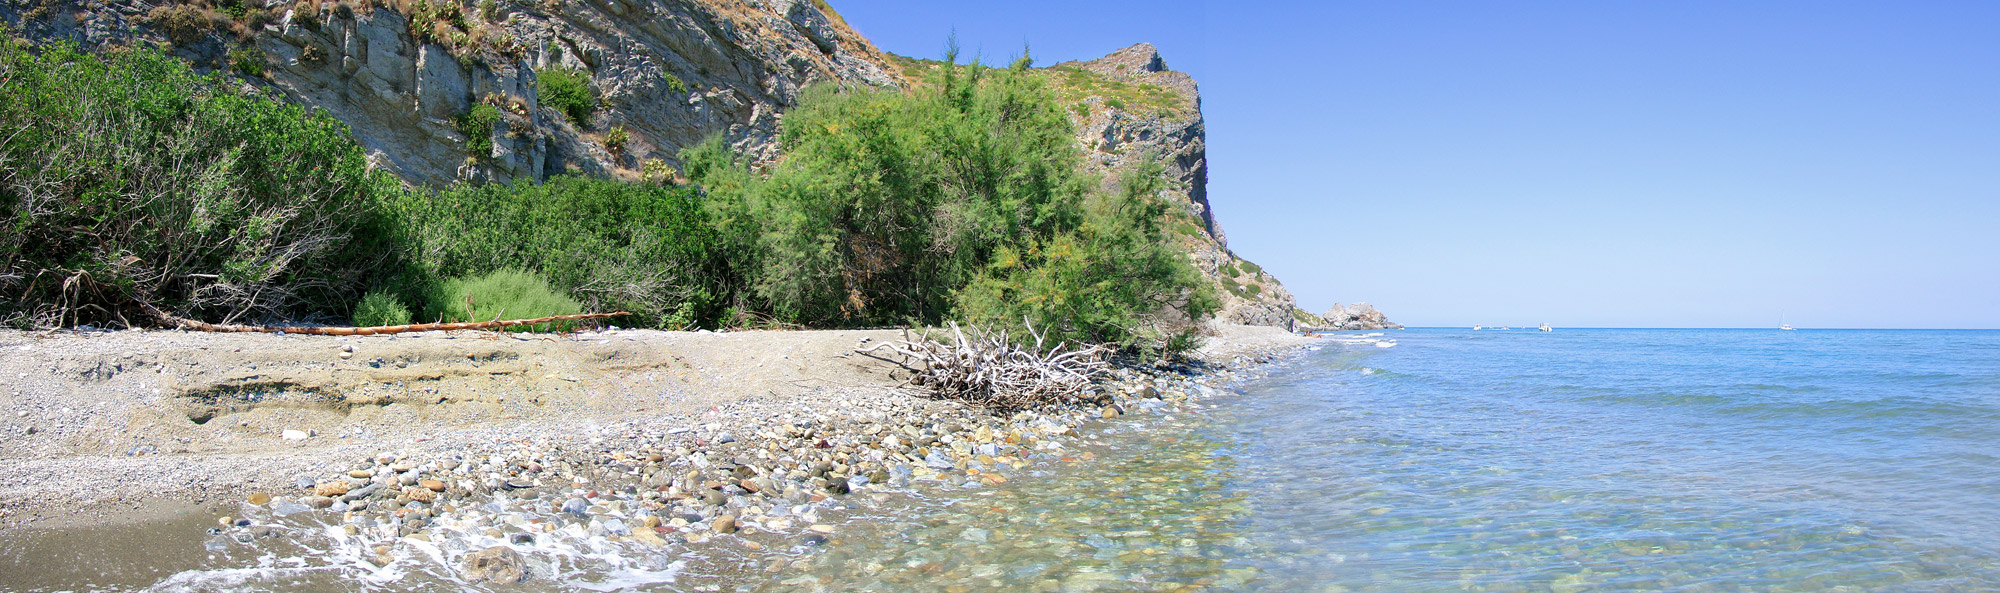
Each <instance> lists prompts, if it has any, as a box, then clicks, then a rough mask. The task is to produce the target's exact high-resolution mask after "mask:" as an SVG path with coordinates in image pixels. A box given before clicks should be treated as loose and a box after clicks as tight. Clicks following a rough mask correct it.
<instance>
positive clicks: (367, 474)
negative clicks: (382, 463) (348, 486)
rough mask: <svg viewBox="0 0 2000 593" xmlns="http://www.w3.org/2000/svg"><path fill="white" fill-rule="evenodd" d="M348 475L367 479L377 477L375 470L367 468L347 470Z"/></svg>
mask: <svg viewBox="0 0 2000 593" xmlns="http://www.w3.org/2000/svg"><path fill="white" fill-rule="evenodd" d="M347 477H350V478H357V479H362V480H366V479H369V478H372V477H375V472H371V471H368V470H365V469H357V470H354V471H351V472H347Z"/></svg>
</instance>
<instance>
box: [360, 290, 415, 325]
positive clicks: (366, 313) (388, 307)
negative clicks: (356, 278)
mask: <svg viewBox="0 0 2000 593" xmlns="http://www.w3.org/2000/svg"><path fill="white" fill-rule="evenodd" d="M409 323H410V310H409V309H408V308H405V307H403V303H402V301H399V300H396V296H395V295H392V294H389V293H386V292H379V291H378V292H371V293H368V296H364V297H361V302H360V303H359V304H356V305H355V306H354V325H355V326H356V327H377V326H383V325H408V324H409Z"/></svg>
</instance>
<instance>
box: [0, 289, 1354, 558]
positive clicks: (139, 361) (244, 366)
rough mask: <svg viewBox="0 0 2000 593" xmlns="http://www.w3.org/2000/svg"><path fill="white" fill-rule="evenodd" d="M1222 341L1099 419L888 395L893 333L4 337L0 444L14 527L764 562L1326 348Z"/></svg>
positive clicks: (213, 545) (1, 483)
mask: <svg viewBox="0 0 2000 593" xmlns="http://www.w3.org/2000/svg"><path fill="white" fill-rule="evenodd" d="M1216 330H1217V333H1218V334H1219V335H1218V336H1215V337H1211V338H1210V343H1209V344H1208V345H1206V346H1205V347H1204V348H1203V350H1202V351H1201V352H1199V353H1198V354H1197V359H1198V360H1200V361H1202V362H1203V363H1204V364H1205V365H1206V366H1207V367H1208V368H1207V370H1206V372H1202V373H1196V374H1193V375H1189V376H1181V377H1173V376H1174V373H1172V372H1170V371H1169V372H1157V371H1152V370H1151V369H1145V370H1141V369H1131V368H1122V369H1120V370H1118V371H1117V379H1115V380H1113V381H1111V382H1109V385H1110V386H1111V392H1112V393H1113V394H1114V395H1115V396H1116V397H1115V399H1114V401H1113V402H1112V403H1111V405H1109V406H1102V407H1100V406H1096V405H1093V404H1084V405H1081V406H1072V407H1070V408H1069V409H1064V410H1053V411H1046V412H1025V413H1020V414H1014V415H1012V416H1008V417H1001V416H998V415H995V414H992V413H988V412H986V411H984V410H980V409H976V408H972V407H970V406H967V405H965V404H962V403H959V402H952V401H941V400H932V399H928V398H924V397H921V396H919V395H917V394H915V393H913V392H911V391H908V390H903V389H898V388H897V387H896V386H897V384H898V383H899V382H900V377H899V376H898V375H897V374H896V372H895V371H896V370H897V367H895V365H893V364H890V363H888V362H887V361H882V360H878V359H871V358H869V357H866V356H863V355H855V354H853V353H852V351H853V350H854V348H856V347H858V346H861V345H862V344H866V343H871V342H873V341H878V340H883V339H894V338H899V337H901V333H900V332H899V331H895V330H826V331H803V332H799V331H789V332H780V331H766V332H732V333H707V332H697V333H682V332H657V331H632V330H616V331H609V332H601V333H591V334H578V335H575V336H563V337H557V336H520V335H500V336H494V335H490V334H478V335H417V336H406V337H397V338H383V337H367V338H353V339H342V338H329V337H309V336H271V335H265V334H189V333H180V332H106V333H93V334H66V335H55V336H50V337H40V336H38V335H36V334H27V333H22V332H9V333H0V351H4V352H7V353H8V354H9V356H8V357H7V360H6V361H5V362H4V363H0V373H6V374H12V375H16V376H17V378H21V379H40V380H25V381H23V382H22V384H21V385H20V386H17V387H14V388H11V389H10V392H9V393H6V394H0V396H5V397H10V398H11V399H10V400H9V401H7V402H6V404H7V405H6V406H5V407H4V408H0V410H5V412H6V413H7V414H8V415H9V417H8V418H7V419H6V420H7V421H15V420H20V421H21V422H16V424H25V423H30V422H32V423H35V424H41V425H42V426H40V427H37V430H35V431H34V432H33V433H28V432H27V431H26V428H25V427H23V426H12V427H8V430H9V431H10V432H8V433H7V435H8V440H7V441H4V442H0V476H4V477H0V513H4V515H0V537H10V536H11V537H13V538H16V539H20V538H23V537H26V538H30V539H32V538H33V537H35V536H36V535H38V534H39V535H49V534H57V533H62V532H71V531H77V530H84V529H92V528H102V527H113V528H116V527H119V526H131V525H138V524H146V523H160V522H171V521H173V520H175V518H176V517H182V518H185V517H186V516H189V515H201V516H202V519H203V521H204V522H205V523H206V524H207V525H211V526H217V527H218V528H217V529H216V530H214V533H211V534H210V535H209V536H207V537H208V542H207V543H206V546H207V547H208V548H209V551H211V552H215V551H217V550H218V548H220V549H224V550H226V549H229V548H230V547H232V546H236V545H239V544H245V545H249V544H256V543H257V540H258V538H259V537H268V534H269V533H271V532H272V530H273V529H279V530H282V528H283V527H284V526H287V525H293V524H295V523H297V522H298V521H297V520H298V519H300V518H308V520H314V521H320V522H323V523H325V524H327V525H335V526H340V528H341V529H343V530H345V531H346V533H347V535H349V536H351V538H352V539H353V540H354V542H348V543H350V544H353V545H358V546H359V549H360V550H361V551H360V553H359V554H358V555H356V556H357V558H358V559H359V560H362V561H365V562H368V563H370V565H371V566H374V567H380V568H384V569H386V568H388V567H390V566H391V565H397V563H399V562H413V561H419V556H421V555H422V554H420V553H418V552H416V551H414V550H415V549H416V548H417V547H422V546H423V545H425V544H428V543H430V542H437V545H444V546H445V547H448V548H452V550H451V551H450V553H447V554H444V556H446V557H450V558H452V559H454V560H457V559H461V558H462V557H463V556H465V555H466V554H469V553H470V552H472V551H477V550H479V549H488V548H491V547H492V545H503V546H509V547H520V548H523V549H526V550H534V549H536V548H538V547H544V546H562V545H571V544H575V543H577V542H580V541H592V542H608V543H611V544H616V545H624V546H630V547H633V548H634V549H635V550H637V551H640V552H641V553H643V552H644V551H646V550H655V551H664V550H681V551H682V553H683V554H684V553H686V552H689V551H693V550H696V549H701V548H703V547H709V548H714V547H718V546H720V545H721V543H722V541H721V540H728V541H729V542H731V543H732V544H733V546H731V547H733V548H742V550H737V551H736V552H735V553H738V554H745V553H747V554H749V556H746V557H745V559H739V560H738V561H736V562H735V564H737V565H743V564H748V565H756V564H760V563H762V560H761V559H760V557H761V556H762V555H768V554H760V552H762V551H764V550H766V549H768V550H770V553H771V554H775V553H777V552H778V551H779V550H781V549H786V548H788V547H796V546H797V545H805V546H814V545H820V544H824V543H827V542H828V541H829V538H832V537H837V535H836V533H837V532H838V530H839V524H840V522H839V521H835V520H834V519H833V518H836V517H840V516H842V515H845V514H851V513H854V512H857V509H858V508H860V507H861V506H872V505H879V504H881V503H885V502H887V501H888V500H889V499H891V498H893V497H895V496H899V495H900V494H899V493H911V492H917V491H920V490H923V489H928V488H946V489H951V488H958V489H964V488H977V487H980V486H982V485H990V484H995V483H1000V482H1004V481H1006V480H1008V479H1010V477H1011V476H1012V475H1013V474H1016V472H1019V471H1023V470H1025V469H1027V468H1031V467H1035V466H1047V465H1050V464H1063V463H1087V461H1084V460H1079V459H1075V458H1066V457H1065V456H1064V455H1062V453H1063V451H1064V447H1065V445H1064V442H1065V441H1068V440H1071V439H1073V438H1074V437H1076V435H1077V430H1078V429H1079V428H1082V427H1085V426H1087V425H1089V424H1091V423H1094V422H1099V421H1102V420H1105V419H1107V418H1111V417H1115V416H1116V415H1119V414H1122V413H1131V412H1145V411H1151V409H1156V408H1163V407H1167V406H1177V404H1179V403H1183V402H1187V401H1189V400H1194V399H1199V398H1201V397H1203V396H1202V395H1201V392H1208V393H1213V390H1214V389H1216V387H1213V386H1210V385H1208V383H1211V382H1216V381H1220V380H1227V379H1228V378H1230V377H1232V376H1235V375H1236V374H1237V373H1240V372H1243V371H1245V370H1247V369H1249V368H1251V367H1254V366H1256V363H1258V362H1268V361H1271V360H1272V359H1273V358H1276V357H1281V355H1282V354H1283V353H1285V352H1301V351H1303V348H1302V347H1303V346H1305V345H1308V344H1312V343H1314V342H1315V340H1314V339H1313V338H1311V337H1304V336H1297V335H1294V334H1291V333H1289V332H1285V331H1284V330H1281V329H1277V328H1256V327H1245V326H1219V327H1217V328H1216ZM23 346H25V347H26V348H25V349H23ZM22 354H28V356H22ZM288 361H289V362H288ZM204 366H207V367H210V368H207V369H204V368H202V367H204ZM217 367H221V368H217ZM31 368H42V369H46V370H45V371H44V374H43V376H42V377H39V378H31V377H29V376H28V373H30V371H29V370H28V369H31ZM1170 377H1173V378H1170ZM91 394H95V395H94V396H93V395H91ZM78 396H82V397H78ZM1149 396H1151V397H1149ZM1155 398H1158V399H1155ZM65 404H67V405H65ZM52 407H53V408H55V409H54V410H51V409H50V408H52ZM77 409H82V410H83V412H82V413H77ZM52 411H55V412H61V413H57V414H51V413H50V412H52ZM24 412H25V413H24ZM118 416H122V417H123V418H124V419H125V423H124V424H125V426H123V427H118V428H116V429H113V428H111V427H112V426H114V425H116V424H117V423H116V422H114V421H112V420H110V418H115V417H118ZM37 419H39V420H37ZM197 421H199V422H197ZM29 425H34V424H29ZM285 431H297V432H292V433H290V434H289V435H288V434H287V433H286V432H285ZM84 435H88V436H87V437H86V436H84ZM287 436H290V437H294V438H290V439H288V438H286V437H287ZM298 436H306V438H304V439H298V438H296V437H298ZM139 441H148V442H143V443H142V442H139ZM160 442H168V443H173V444H172V445H169V446H168V447H170V448H165V450H162V449H163V447H161V446H160V445H159V444H154V443H160ZM149 446H150V447H152V449H150V450H149V449H146V447H149ZM54 476H61V477H60V478H57V477H54ZM864 499H865V500H864ZM249 502H258V503H260V504H255V505H252V504H249ZM482 502H483V504H482ZM156 511H157V512H156ZM216 515H224V516H229V517H230V518H231V519H232V521H231V522H230V524H229V525H226V526H220V525H218V524H217V523H215V522H214V521H213V519H209V518H208V517H212V516H216ZM284 515H290V517H284ZM822 515H825V516H826V517H827V518H822ZM753 534H755V535H753ZM725 535H726V536H728V537H724V536H725ZM418 542H424V543H418ZM446 542H450V543H446ZM760 542H761V543H760ZM489 544H492V545H489ZM16 545H19V544H16ZM746 550H747V551H746ZM225 555H227V554H226V553H225ZM656 555H657V554H656ZM746 559H747V560H746ZM774 562H777V563H779V564H772V565H770V567H769V568H768V570H781V569H782V565H781V563H782V562H783V561H782V559H780V560H775V561H774ZM453 563H454V564H455V563H456V562H453ZM356 567H357V568H359V569H362V570H366V567H363V566H360V565H359V563H356ZM738 568H741V566H738ZM523 570H525V571H526V572H528V573H534V572H535V570H533V569H523ZM442 576H443V578H452V577H451V576H450V575H442ZM135 584H140V583H135Z"/></svg>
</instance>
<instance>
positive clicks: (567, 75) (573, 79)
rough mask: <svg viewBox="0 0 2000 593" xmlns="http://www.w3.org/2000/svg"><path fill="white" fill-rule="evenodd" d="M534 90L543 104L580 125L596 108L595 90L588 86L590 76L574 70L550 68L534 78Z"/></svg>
mask: <svg viewBox="0 0 2000 593" xmlns="http://www.w3.org/2000/svg"><path fill="white" fill-rule="evenodd" d="M535 92H536V94H538V95H541V100H542V104H543V105H548V106H550V107H554V108H556V110H557V111H561V112H563V114H564V115H567V116H569V121H570V123H574V124H576V125H578V126H582V125H584V124H585V123H587V122H589V121H590V112H591V111H594V110H596V109H597V91H594V90H591V88H590V76H589V75H587V74H584V73H582V72H577V71H574V70H566V69H562V68H550V69H548V70H546V71H543V72H542V73H541V74H540V75H538V76H537V77H536V78H535Z"/></svg>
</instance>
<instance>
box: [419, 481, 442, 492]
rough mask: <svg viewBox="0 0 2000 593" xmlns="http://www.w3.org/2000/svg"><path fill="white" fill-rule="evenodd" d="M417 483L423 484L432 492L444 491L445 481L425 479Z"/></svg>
mask: <svg viewBox="0 0 2000 593" xmlns="http://www.w3.org/2000/svg"><path fill="white" fill-rule="evenodd" d="M417 484H418V485H420V486H423V487H424V488H425V489H427V490H430V491H431V492H444V482H439V481H437V480H423V481H421V482H418V483H417Z"/></svg>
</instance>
